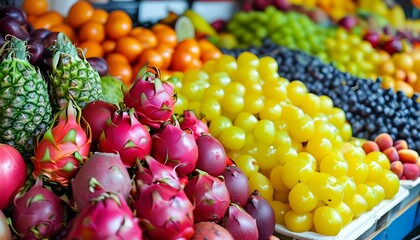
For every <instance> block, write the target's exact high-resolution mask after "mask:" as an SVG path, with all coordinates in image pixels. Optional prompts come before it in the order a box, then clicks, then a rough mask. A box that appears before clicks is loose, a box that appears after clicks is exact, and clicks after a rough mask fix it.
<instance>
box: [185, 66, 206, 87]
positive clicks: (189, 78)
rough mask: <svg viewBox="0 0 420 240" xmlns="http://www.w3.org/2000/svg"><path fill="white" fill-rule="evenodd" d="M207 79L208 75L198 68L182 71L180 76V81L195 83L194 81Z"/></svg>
mask: <svg viewBox="0 0 420 240" xmlns="http://www.w3.org/2000/svg"><path fill="white" fill-rule="evenodd" d="M208 79H209V75H208V74H207V73H206V72H205V71H199V70H194V69H192V70H189V71H186V72H185V73H184V76H183V77H182V83H183V84H186V83H195V82H201V81H204V82H207V81H208Z"/></svg>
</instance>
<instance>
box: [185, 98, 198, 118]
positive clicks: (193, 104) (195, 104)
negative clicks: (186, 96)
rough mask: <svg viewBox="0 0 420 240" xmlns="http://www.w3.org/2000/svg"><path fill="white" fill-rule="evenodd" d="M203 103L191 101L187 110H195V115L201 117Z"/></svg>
mask: <svg viewBox="0 0 420 240" xmlns="http://www.w3.org/2000/svg"><path fill="white" fill-rule="evenodd" d="M200 108H201V102H198V101H189V102H188V106H187V108H186V109H189V110H193V111H194V113H195V115H197V116H199V115H200Z"/></svg>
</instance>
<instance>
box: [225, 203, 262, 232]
mask: <svg viewBox="0 0 420 240" xmlns="http://www.w3.org/2000/svg"><path fill="white" fill-rule="evenodd" d="M221 225H222V226H223V227H225V228H226V229H227V230H228V231H229V232H230V234H232V236H233V238H234V239H241V240H255V239H258V227H257V220H255V218H253V217H252V216H251V215H250V214H249V213H247V212H246V211H245V210H244V209H243V208H242V207H241V206H239V205H237V204H235V203H231V204H230V206H229V208H228V210H227V213H226V216H225V217H224V218H223V220H222V223H221Z"/></svg>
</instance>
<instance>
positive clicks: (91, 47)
mask: <svg viewBox="0 0 420 240" xmlns="http://www.w3.org/2000/svg"><path fill="white" fill-rule="evenodd" d="M77 47H78V48H80V49H82V50H83V51H84V52H85V57H86V58H90V57H103V56H104V50H103V49H102V46H101V44H99V43H98V42H95V41H92V40H88V41H84V42H81V43H79V44H78V45H77Z"/></svg>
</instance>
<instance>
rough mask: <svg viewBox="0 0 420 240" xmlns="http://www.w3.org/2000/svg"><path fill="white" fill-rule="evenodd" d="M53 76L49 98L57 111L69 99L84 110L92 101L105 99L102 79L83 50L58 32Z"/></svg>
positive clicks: (65, 104) (50, 82) (51, 76)
mask: <svg viewBox="0 0 420 240" xmlns="http://www.w3.org/2000/svg"><path fill="white" fill-rule="evenodd" d="M53 49H54V50H53V66H52V70H51V74H50V77H49V79H50V81H49V85H50V86H49V87H50V97H51V98H52V105H53V110H54V111H59V110H60V109H63V108H65V107H66V106H67V102H68V101H69V99H70V98H73V99H74V101H75V102H76V104H77V105H78V106H79V107H80V108H83V107H84V106H86V104H88V103H89V102H92V101H94V100H102V99H103V96H102V88H101V78H100V76H99V73H98V72H97V71H96V70H95V69H93V68H92V67H91V66H90V64H89V63H88V61H87V60H86V58H85V56H84V55H83V53H82V52H81V50H80V49H77V48H76V46H75V45H74V44H73V43H72V42H71V41H70V39H69V38H68V37H67V36H66V35H65V34H63V33H59V34H58V36H57V41H56V42H55V43H54V48H53Z"/></svg>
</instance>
